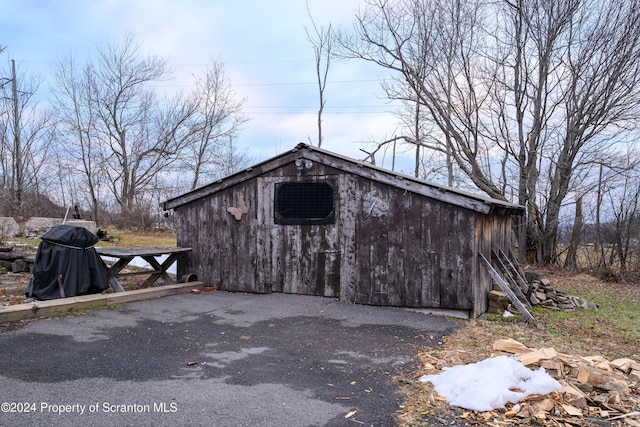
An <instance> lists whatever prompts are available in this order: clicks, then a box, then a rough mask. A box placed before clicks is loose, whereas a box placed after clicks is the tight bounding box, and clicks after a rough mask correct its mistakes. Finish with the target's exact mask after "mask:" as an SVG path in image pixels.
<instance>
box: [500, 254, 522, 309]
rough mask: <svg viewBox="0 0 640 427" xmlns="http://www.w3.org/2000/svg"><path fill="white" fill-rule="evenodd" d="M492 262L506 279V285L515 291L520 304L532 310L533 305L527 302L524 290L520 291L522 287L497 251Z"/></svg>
mask: <svg viewBox="0 0 640 427" xmlns="http://www.w3.org/2000/svg"><path fill="white" fill-rule="evenodd" d="M491 260H492V261H493V262H494V263H495V264H496V266H497V267H498V269H497V271H498V272H499V273H501V276H500V277H503V278H506V281H505V283H506V284H507V285H509V287H510V289H511V290H512V291H513V293H514V294H515V295H516V297H518V299H519V300H520V302H522V304H523V305H524V306H525V307H527V309H529V308H531V304H530V303H529V301H528V300H527V297H526V295H525V294H524V292H522V289H520V285H519V284H518V283H517V282H516V280H515V278H514V277H513V275H512V272H511V270H510V269H509V268H507V266H506V265H505V264H504V263H503V262H502V259H500V257H499V255H498V254H497V253H496V251H495V250H492V251H491Z"/></svg>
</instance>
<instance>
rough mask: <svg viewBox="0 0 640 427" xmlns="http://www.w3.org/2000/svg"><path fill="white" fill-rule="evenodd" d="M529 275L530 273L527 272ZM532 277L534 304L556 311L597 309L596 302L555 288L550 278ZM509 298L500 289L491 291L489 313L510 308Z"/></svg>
mask: <svg viewBox="0 0 640 427" xmlns="http://www.w3.org/2000/svg"><path fill="white" fill-rule="evenodd" d="M527 275H528V276H529V274H527ZM529 279H530V282H529V283H530V284H529V286H530V289H529V292H528V293H527V299H528V301H529V303H530V304H531V305H532V306H540V307H544V308H548V309H549V310H555V311H573V310H576V309H583V310H597V309H598V306H597V304H595V303H594V302H591V301H587V300H585V299H583V298H580V297H577V296H574V295H569V294H567V293H566V292H564V291H561V290H558V289H555V287H554V286H553V283H552V282H551V281H550V280H549V279H545V278H542V277H541V276H540V275H532V276H530V277H529ZM510 303H511V302H510V301H509V298H508V297H507V295H506V294H505V293H504V292H502V291H501V290H499V289H494V290H492V291H491V292H490V293H489V310H488V311H489V313H498V314H501V313H504V311H505V310H507V309H508V308H509V304H510Z"/></svg>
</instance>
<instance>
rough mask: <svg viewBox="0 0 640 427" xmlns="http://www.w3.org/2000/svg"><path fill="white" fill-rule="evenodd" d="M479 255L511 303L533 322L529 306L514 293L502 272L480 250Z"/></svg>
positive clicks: (527, 319) (528, 320)
mask: <svg viewBox="0 0 640 427" xmlns="http://www.w3.org/2000/svg"><path fill="white" fill-rule="evenodd" d="M478 257H479V259H480V262H481V263H482V265H483V266H484V267H485V268H486V269H487V271H488V272H489V274H490V275H491V277H492V278H493V280H495V282H496V283H497V284H498V286H500V289H501V290H502V292H504V293H505V294H507V296H508V297H509V301H511V303H512V304H513V305H514V306H515V307H516V308H517V309H518V311H519V312H520V314H522V317H524V318H525V320H526V321H527V322H530V323H531V322H533V321H534V318H533V316H532V315H531V313H530V312H529V310H527V308H526V307H525V306H524V305H523V304H522V302H521V301H520V300H519V299H518V297H517V296H516V295H515V294H514V293H513V291H512V290H511V288H510V287H509V285H508V284H507V283H505V281H504V280H503V279H502V277H500V274H498V272H497V271H496V270H495V269H494V268H493V266H492V265H491V264H490V263H489V261H487V259H486V258H485V257H484V255H482V253H480V252H478Z"/></svg>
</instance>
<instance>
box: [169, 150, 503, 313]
mask: <svg viewBox="0 0 640 427" xmlns="http://www.w3.org/2000/svg"><path fill="white" fill-rule="evenodd" d="M314 155H316V157H315V158H314V164H313V167H312V168H311V170H310V171H308V172H307V173H305V174H300V173H299V172H298V170H297V169H296V168H295V166H294V164H293V156H292V158H289V159H287V158H285V157H281V158H277V159H276V160H275V161H274V164H273V165H270V164H267V163H265V164H262V165H260V166H259V167H258V168H257V170H255V171H253V172H251V171H250V170H247V171H245V172H242V173H241V174H240V175H238V176H235V177H234V179H233V180H231V181H225V180H222V181H220V183H219V188H214V187H215V185H214V184H212V185H211V186H208V187H206V188H205V189H204V190H203V192H202V193H201V194H202V197H197V195H198V194H199V193H198V191H195V192H192V193H189V194H188V195H187V196H185V197H186V199H187V201H186V202H185V203H184V204H181V205H178V206H176V207H174V209H175V210H176V218H177V227H178V230H177V231H178V245H179V246H185V247H192V248H193V253H192V255H191V257H190V259H189V260H187V261H186V262H184V263H181V264H180V265H179V267H178V268H179V270H178V274H179V275H183V274H187V273H195V274H196V275H197V276H198V279H200V280H202V281H203V282H205V283H207V284H210V285H212V286H216V287H218V288H219V289H223V290H229V291H243V292H288V293H299V294H306V295H321V296H327V297H339V298H340V299H341V300H342V301H345V302H351V303H361V304H372V305H393V306H407V307H425V308H443V309H457V310H465V311H467V312H468V313H470V314H471V315H472V316H478V315H480V314H482V313H483V312H485V311H486V309H487V295H488V292H489V290H490V289H491V286H492V280H491V278H490V277H489V275H488V274H487V273H486V272H485V271H484V269H482V268H481V267H479V263H478V257H477V253H478V252H481V253H483V254H484V255H485V256H487V257H490V255H491V249H492V248H502V249H503V250H508V248H509V247H510V243H511V238H510V236H511V219H510V216H508V215H506V214H492V213H490V207H489V205H482V206H481V208H480V207H478V206H480V204H482V203H484V202H482V201H480V200H471V201H470V202H469V203H465V200H466V199H465V196H463V195H460V194H455V195H453V196H450V197H442V198H438V194H436V193H433V191H434V190H433V189H430V190H429V191H422V190H423V188H422V187H420V186H419V185H418V184H417V183H415V182H409V183H407V182H405V181H406V180H404V179H403V178H402V177H399V176H391V175H384V179H381V180H376V179H375V177H376V176H377V175H378V174H380V172H379V171H376V170H371V169H367V168H364V169H363V171H362V172H360V170H359V169H358V168H359V166H356V165H349V168H348V169H350V171H345V170H343V169H340V168H339V167H338V166H339V165H338V164H332V165H328V164H323V163H321V162H320V161H319V160H320V159H321V158H322V156H321V155H320V154H317V153H314ZM270 166H274V167H270ZM245 174H246V175H248V176H247V178H246V179H240V176H241V175H245ZM251 174H253V175H251ZM318 180H331V182H332V183H333V185H335V191H334V197H335V209H336V217H335V223H334V224H322V225H282V224H275V222H274V196H275V192H274V191H275V190H274V189H275V185H276V183H282V182H298V181H302V182H304V181H318ZM205 190H206V191H205ZM443 192H444V190H443ZM241 198H243V199H244V202H245V204H246V207H247V213H245V214H243V215H242V217H241V219H240V220H236V219H235V218H234V216H233V215H232V214H231V213H229V212H228V211H227V209H228V208H229V207H239V205H240V199H241ZM454 202H455V203H454Z"/></svg>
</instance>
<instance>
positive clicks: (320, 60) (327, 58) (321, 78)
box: [304, 2, 333, 147]
mask: <svg viewBox="0 0 640 427" xmlns="http://www.w3.org/2000/svg"><path fill="white" fill-rule="evenodd" d="M307 13H308V15H309V19H310V20H311V26H312V29H313V33H310V32H309V29H308V28H307V27H305V28H304V30H305V32H306V33H307V40H309V42H310V43H311V45H312V46H313V53H314V55H315V68H316V78H317V82H318V96H319V104H320V105H319V108H318V147H321V146H322V113H323V111H324V106H325V103H326V101H327V100H326V99H325V90H326V88H327V76H328V74H329V66H330V64H331V57H332V55H333V30H332V28H331V24H329V26H328V27H326V28H325V27H319V28H318V26H317V25H316V23H315V21H314V20H313V17H312V16H311V12H310V11H309V3H308V2H307Z"/></svg>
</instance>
